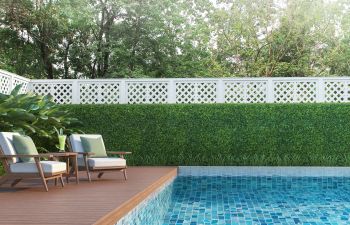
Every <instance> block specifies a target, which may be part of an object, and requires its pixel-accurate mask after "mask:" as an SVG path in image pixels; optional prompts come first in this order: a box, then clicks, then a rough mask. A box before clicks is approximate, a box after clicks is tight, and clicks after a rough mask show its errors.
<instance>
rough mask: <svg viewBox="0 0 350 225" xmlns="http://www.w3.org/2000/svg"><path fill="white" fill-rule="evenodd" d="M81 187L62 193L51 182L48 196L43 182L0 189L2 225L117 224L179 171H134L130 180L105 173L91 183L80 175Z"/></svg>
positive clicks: (36, 181)
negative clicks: (42, 184) (41, 183)
mask: <svg viewBox="0 0 350 225" xmlns="http://www.w3.org/2000/svg"><path fill="white" fill-rule="evenodd" d="M80 174H81V175H80V176H81V177H82V178H81V182H80V184H79V185H77V184H75V182H73V179H72V180H71V182H70V183H69V184H68V185H67V184H66V186H65V187H64V188H63V189H62V188H61V187H59V186H57V187H55V186H53V182H52V181H51V182H50V185H49V192H45V190H44V189H43V187H42V186H41V185H40V183H39V180H29V181H23V182H21V183H19V184H18V185H17V186H16V188H9V183H10V182H9V183H6V184H4V185H2V186H1V187H0V203H1V209H0V224H6V225H11V224H26V225H27V224H72V225H74V224H84V225H86V224H114V223H115V222H116V221H117V220H118V219H119V218H121V217H122V216H123V215H125V214H126V213H127V212H129V211H130V210H131V209H132V208H133V207H134V206H135V205H137V204H138V203H139V202H141V201H142V200H143V199H145V198H146V197H147V196H148V195H149V194H150V193H152V192H153V191H154V190H156V189H157V188H158V187H159V186H161V185H162V184H163V183H164V182H166V181H167V180H169V179H172V178H173V177H175V176H176V174H177V168H176V167H130V168H128V180H127V181H124V179H123V174H122V173H120V172H110V173H105V174H104V175H103V177H102V178H101V179H100V180H98V179H97V177H96V176H97V174H93V182H92V183H89V182H88V181H87V179H86V177H85V176H84V175H85V173H84V172H80Z"/></svg>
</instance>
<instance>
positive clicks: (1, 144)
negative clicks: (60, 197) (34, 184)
mask: <svg viewBox="0 0 350 225" xmlns="http://www.w3.org/2000/svg"><path fill="white" fill-rule="evenodd" d="M15 135H20V134H18V133H13V132H0V160H1V162H2V164H3V166H4V169H5V175H4V176H2V177H1V178H0V185H1V184H3V183H5V182H6V181H8V180H13V182H12V184H11V186H12V187H14V186H15V185H16V184H17V183H19V182H20V181H21V180H22V179H25V178H40V179H41V181H42V184H43V186H44V188H45V190H46V191H48V186H47V181H48V180H50V179H57V178H58V179H59V180H60V182H61V185H62V187H64V182H63V177H62V175H63V174H65V173H66V163H64V162H58V161H48V160H42V159H44V158H55V157H59V156H64V153H46V154H17V153H16V150H15V147H14V145H13V136H15ZM20 157H26V158H32V159H34V160H32V161H29V162H21V161H20V159H19V158H20Z"/></svg>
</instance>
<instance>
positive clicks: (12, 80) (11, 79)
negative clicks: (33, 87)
mask: <svg viewBox="0 0 350 225" xmlns="http://www.w3.org/2000/svg"><path fill="white" fill-rule="evenodd" d="M9 77H10V82H9V85H10V87H9V91H8V93H6V94H10V93H11V91H12V90H13V88H14V86H13V83H14V79H13V76H12V75H10V76H9Z"/></svg>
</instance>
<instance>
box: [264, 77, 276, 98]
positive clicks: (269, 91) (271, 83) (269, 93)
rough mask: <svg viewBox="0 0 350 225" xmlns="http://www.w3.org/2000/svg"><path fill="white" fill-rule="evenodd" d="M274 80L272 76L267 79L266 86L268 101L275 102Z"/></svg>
mask: <svg viewBox="0 0 350 225" xmlns="http://www.w3.org/2000/svg"><path fill="white" fill-rule="evenodd" d="M274 88H275V87H274V81H273V79H272V78H268V79H267V87H266V92H267V93H266V102H268V103H273V102H274V101H275V99H274V93H275V90H274Z"/></svg>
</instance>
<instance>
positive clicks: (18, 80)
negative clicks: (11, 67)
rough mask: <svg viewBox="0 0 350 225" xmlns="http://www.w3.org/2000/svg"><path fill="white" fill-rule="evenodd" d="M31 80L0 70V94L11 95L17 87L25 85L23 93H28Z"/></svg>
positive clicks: (22, 89)
mask: <svg viewBox="0 0 350 225" xmlns="http://www.w3.org/2000/svg"><path fill="white" fill-rule="evenodd" d="M29 82H30V79H28V78H24V77H21V76H18V75H16V74H14V73H9V72H7V71H4V70H0V93H3V94H9V93H10V92H11V90H12V89H13V88H14V87H16V85H19V84H23V86H22V88H21V92H22V93H24V92H26V91H27V88H28V84H29Z"/></svg>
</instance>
